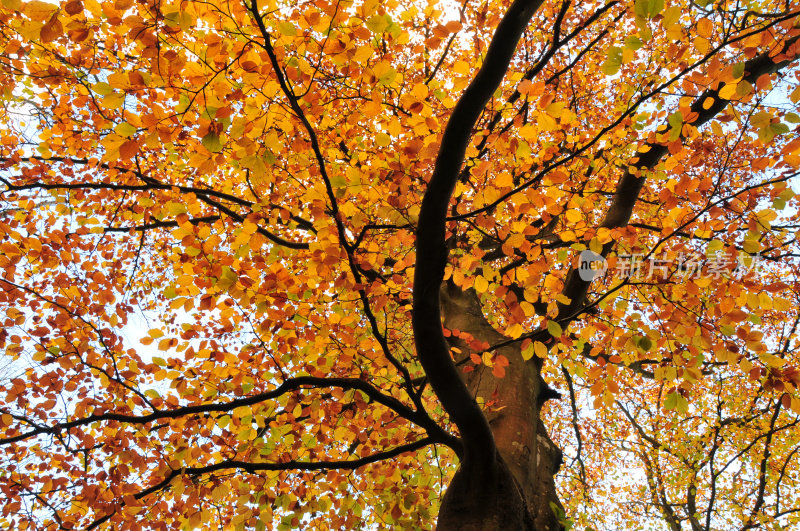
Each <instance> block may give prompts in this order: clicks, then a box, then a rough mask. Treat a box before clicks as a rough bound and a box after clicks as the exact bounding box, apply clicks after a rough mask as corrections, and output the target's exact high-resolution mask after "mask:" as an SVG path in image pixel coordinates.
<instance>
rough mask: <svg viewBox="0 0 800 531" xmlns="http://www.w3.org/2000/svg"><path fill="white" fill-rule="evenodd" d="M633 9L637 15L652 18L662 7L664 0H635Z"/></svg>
mask: <svg viewBox="0 0 800 531" xmlns="http://www.w3.org/2000/svg"><path fill="white" fill-rule="evenodd" d="M633 9H634V12H635V13H636V16H637V17H642V18H653V17H654V16H656V15H658V14H659V13H661V10H662V9H664V0H636V2H635V3H634V7H633Z"/></svg>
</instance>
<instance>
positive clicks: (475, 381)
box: [438, 283, 563, 531]
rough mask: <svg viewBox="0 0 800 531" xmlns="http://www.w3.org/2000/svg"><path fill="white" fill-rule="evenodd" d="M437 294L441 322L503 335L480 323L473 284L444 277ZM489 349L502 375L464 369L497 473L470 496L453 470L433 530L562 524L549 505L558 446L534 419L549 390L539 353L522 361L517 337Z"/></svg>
mask: <svg viewBox="0 0 800 531" xmlns="http://www.w3.org/2000/svg"><path fill="white" fill-rule="evenodd" d="M440 296H441V303H442V315H443V316H444V326H445V328H447V329H450V330H455V329H457V330H460V331H461V332H466V333H468V334H470V335H471V336H472V337H473V338H474V339H476V340H478V341H485V342H486V343H488V344H490V345H492V344H496V343H498V342H500V341H503V340H505V339H507V338H506V337H505V336H503V335H502V334H500V333H499V332H498V331H497V330H495V329H494V328H493V327H492V326H491V325H490V324H489V323H488V321H487V320H486V318H485V317H484V315H483V312H482V310H481V305H480V301H479V300H478V297H477V294H476V293H475V292H474V291H473V290H468V291H466V292H464V291H461V290H460V289H459V288H457V287H455V286H453V285H451V284H449V283H445V284H444V285H443V287H442V290H441V294H440ZM451 339H453V338H451ZM451 343H452V345H453V346H455V347H457V348H459V349H460V350H461V351H462V353H461V354H460V357H467V356H469V352H468V350H467V348H466V345H465V344H464V342H463V341H459V340H458V339H453V340H452V341H451ZM497 352H498V354H502V355H503V356H505V357H506V358H507V359H508V362H509V366H508V367H506V373H505V376H504V377H503V378H496V377H495V376H494V375H493V374H492V371H491V369H490V368H488V367H486V366H485V365H483V364H481V365H479V366H478V367H476V368H475V370H474V371H472V372H469V373H465V374H464V376H465V381H466V383H467V386H468V387H469V389H470V391H471V392H472V394H473V396H475V397H476V398H478V397H479V398H481V399H482V400H483V403H484V404H488V405H489V407H486V408H485V409H486V410H487V412H486V416H487V419H488V420H489V424H490V426H491V428H492V434H493V435H494V439H495V443H496V445H497V452H498V454H499V455H498V456H497V461H498V466H497V478H495V481H494V482H493V484H492V485H485V486H479V487H478V488H482V492H481V493H480V496H476V493H474V492H469V490H470V488H469V486H468V485H464V484H463V483H464V482H463V480H462V478H461V476H460V474H459V473H456V476H455V477H454V478H453V481H452V483H451V484H450V486H449V488H448V489H447V492H446V493H445V496H444V499H443V500H442V508H441V510H440V514H439V524H438V529H439V530H449V529H459V530H462V529H476V530H478V529H480V530H499V529H509V530H511V529H535V530H536V531H549V530H557V529H562V528H563V526H562V525H561V523H559V519H558V518H557V516H556V514H555V511H554V510H553V509H552V507H551V504H555V505H556V506H557V507H558V508H559V509H560V510H562V511H563V507H562V505H561V503H560V501H559V500H558V497H557V495H556V490H555V483H554V475H555V473H556V472H557V471H558V468H559V466H560V464H561V451H560V450H559V449H558V448H557V447H556V445H555V444H554V443H553V441H552V440H550V437H549V436H548V434H547V431H546V430H545V428H544V426H543V425H542V423H541V420H540V411H541V408H542V405H543V404H544V402H545V401H546V400H547V399H548V398H552V397H553V395H552V391H551V390H550V389H549V388H548V387H547V385H546V384H545V382H544V380H543V379H542V376H541V367H542V365H541V360H538V359H536V358H534V359H532V360H530V361H527V362H526V361H524V360H523V359H522V355H521V353H520V345H519V343H515V344H512V345H509V346H506V347H502V348H500V349H499V350H498V351H497ZM467 363H469V362H467ZM465 366H466V364H465ZM473 488H474V487H473ZM475 504H477V506H476V505H475Z"/></svg>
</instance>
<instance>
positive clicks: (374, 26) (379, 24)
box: [367, 15, 391, 33]
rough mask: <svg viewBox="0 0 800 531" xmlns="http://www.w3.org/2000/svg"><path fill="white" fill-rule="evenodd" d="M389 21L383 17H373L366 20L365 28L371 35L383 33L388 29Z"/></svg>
mask: <svg viewBox="0 0 800 531" xmlns="http://www.w3.org/2000/svg"><path fill="white" fill-rule="evenodd" d="M390 23H391V20H386V17H385V16H383V15H373V16H371V17H369V19H367V28H369V30H370V31H371V32H372V33H383V32H384V31H385V30H386V28H388V27H389V24H390Z"/></svg>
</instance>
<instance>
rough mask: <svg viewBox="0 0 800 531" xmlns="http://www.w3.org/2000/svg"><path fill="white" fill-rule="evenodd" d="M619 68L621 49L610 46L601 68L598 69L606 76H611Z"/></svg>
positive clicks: (620, 64)
mask: <svg viewBox="0 0 800 531" xmlns="http://www.w3.org/2000/svg"><path fill="white" fill-rule="evenodd" d="M621 66H622V48H620V47H619V46H612V47H611V48H609V49H608V55H606V60H605V62H603V66H602V67H600V70H602V71H603V73H604V74H605V75H607V76H613V75H614V74H616V73H617V72H619V69H620V67H621Z"/></svg>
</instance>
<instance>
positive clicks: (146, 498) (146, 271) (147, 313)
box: [0, 0, 800, 529]
mask: <svg viewBox="0 0 800 531" xmlns="http://www.w3.org/2000/svg"><path fill="white" fill-rule="evenodd" d="M506 4H507V3H506V2H489V3H477V2H465V3H464V4H463V5H457V4H453V5H451V3H449V2H442V3H436V2H429V3H416V2H412V1H400V0H388V1H385V2H378V1H377V0H365V1H363V2H362V1H360V0H357V1H329V0H314V1H313V2H312V1H301V2H294V1H293V2H281V1H278V0H263V2H261V3H259V2H257V1H256V0H232V1H230V2H208V3H207V2H195V1H191V2H190V1H178V0H175V1H160V2H156V1H151V0H139V1H136V2H134V1H133V0H116V1H115V2H102V3H99V2H95V1H93V0H70V1H68V2H65V3H63V4H52V3H48V2H43V1H39V0H33V1H31V2H24V1H22V0H3V2H2V7H0V86H2V87H3V88H2V92H1V93H0V104H1V105H2V111H0V126H1V127H0V167H2V170H0V181H1V182H2V183H3V189H2V190H1V191H0V251H2V256H0V271H2V276H1V277H0V305H2V307H3V309H4V310H5V316H4V317H3V318H2V319H3V321H2V330H1V331H0V344H1V345H2V347H3V348H4V349H5V353H6V355H7V356H9V357H11V358H13V359H14V360H15V362H14V364H13V365H12V366H11V368H9V369H6V370H7V376H4V380H3V381H4V383H6V385H5V387H4V389H3V390H2V394H0V397H2V398H0V404H1V405H0V413H1V414H2V415H0V449H2V454H0V455H2V457H1V458H0V459H2V467H0V493H2V495H3V497H4V498H6V499H7V500H8V501H7V502H6V503H5V504H4V506H3V507H2V509H0V522H3V523H4V524H7V525H9V526H13V527H15V528H20V529H23V528H26V527H27V528H31V527H35V528H66V529H69V528H76V527H90V528H95V527H99V526H102V525H111V526H113V525H123V524H122V522H124V526H125V528H130V529H134V528H136V527H137V526H139V527H142V528H144V527H153V528H155V527H159V526H162V527H175V528H178V527H182V526H186V527H195V526H201V525H202V526H205V527H214V528H215V527H238V528H240V529H241V528H246V529H250V528H255V527H258V526H262V527H263V526H265V527H275V528H279V529H289V528H296V527H298V526H300V525H302V526H305V527H308V528H315V529H338V528H342V527H346V528H353V527H357V526H358V525H365V526H369V525H384V526H397V527H402V528H410V527H422V528H426V527H430V526H431V522H432V521H433V519H434V518H435V516H436V510H437V507H438V503H439V499H440V497H441V492H442V489H443V488H444V486H445V485H446V483H447V480H448V478H449V477H450V474H451V473H452V471H453V465H454V463H455V461H456V459H455V454H456V452H457V451H458V450H459V443H458V440H457V439H456V438H455V436H454V435H453V434H452V433H451V432H452V431H453V430H452V429H451V427H450V426H449V423H448V419H447V417H446V415H445V414H444V412H443V411H442V410H441V407H440V406H439V403H438V401H437V397H436V396H435V394H434V393H432V392H431V389H430V387H429V386H428V385H427V380H426V375H425V373H424V371H423V370H422V368H421V367H420V365H419V363H418V362H417V360H416V358H415V355H414V349H413V341H412V337H411V336H412V334H411V324H410V323H411V312H412V306H411V302H412V301H411V299H412V295H411V293H412V291H411V287H412V286H411V284H412V281H411V279H412V277H413V270H414V264H415V259H416V255H415V238H414V231H415V230H416V229H417V222H418V215H419V209H420V204H421V201H422V197H423V195H424V193H425V190H426V183H427V180H428V178H429V176H430V173H431V171H432V168H433V165H434V161H435V158H436V156H437V154H438V152H439V145H440V142H441V134H442V131H443V128H444V126H445V124H446V123H447V121H448V118H449V116H450V114H451V112H452V109H453V106H454V105H455V103H456V100H457V97H458V95H459V94H460V93H461V92H462V91H463V90H464V88H465V87H466V86H467V84H468V83H469V81H470V80H471V79H472V78H473V76H474V75H475V72H476V70H477V69H478V68H479V67H480V66H481V63H482V60H483V57H484V55H485V52H486V47H487V44H488V42H489V40H490V38H491V35H492V32H493V31H494V28H495V26H496V25H497V23H498V21H499V20H500V17H501V16H502V14H503V13H504V10H505V9H506V7H507V5H506ZM797 21H798V13H797V9H793V6H792V5H791V3H784V2H777V1H775V2H768V1H764V2H751V3H750V4H748V7H747V8H745V7H741V6H740V5H739V4H738V3H737V2H728V1H723V2H714V3H711V2H702V1H695V2H672V3H670V4H669V5H665V3H664V2H663V1H643V0H637V1H636V2H621V1H617V0H612V1H609V2H607V3H603V2H594V1H589V2H578V3H574V4H573V3H572V2H570V1H568V0H565V1H563V2H562V1H551V2H544V3H543V4H542V5H541V7H540V8H539V10H538V11H537V13H536V15H535V16H534V21H533V23H532V24H531V25H530V27H529V29H528V30H527V31H526V34H525V36H524V38H523V41H522V44H521V46H520V49H519V50H518V53H517V54H516V55H515V57H514V59H513V61H512V64H511V68H510V70H509V72H508V75H507V76H506V78H505V81H504V83H503V84H502V86H501V87H500V89H498V91H497V92H496V93H495V95H494V97H493V98H492V99H491V101H490V103H489V105H488V106H487V107H486V108H485V109H484V111H483V114H482V115H481V118H480V121H479V123H478V127H477V129H476V132H475V136H474V138H473V141H472V142H471V144H470V146H469V147H468V149H467V153H466V163H465V164H464V166H463V168H462V169H461V174H460V178H459V182H458V184H457V185H456V189H455V196H454V197H455V199H454V201H453V202H452V204H451V213H450V217H449V218H448V245H449V247H450V249H451V254H450V260H449V262H448V264H447V270H446V276H447V279H448V281H449V282H451V283H453V284H454V285H455V286H458V287H460V288H462V289H465V290H466V289H474V290H475V291H476V292H477V293H478V294H480V296H481V298H482V301H483V304H484V309H485V312H486V315H487V316H489V319H490V320H491V322H492V324H493V325H494V326H495V327H496V328H497V329H498V330H500V331H501V332H503V333H504V334H505V336H507V337H508V339H509V341H515V342H519V343H521V348H522V352H523V356H524V357H525V358H526V359H531V358H538V357H548V358H549V360H550V361H549V362H548V364H547V365H546V367H547V369H546V370H547V371H548V372H547V375H548V379H549V380H551V381H553V382H554V384H553V385H554V386H556V387H559V388H561V389H563V390H565V391H566V392H565V395H566V396H568V399H565V400H563V401H561V402H559V403H556V404H552V403H551V406H550V410H549V411H548V416H547V422H548V426H550V427H551V429H552V430H553V431H554V438H555V439H556V440H557V442H559V444H560V445H562V446H563V447H564V448H565V449H566V453H567V455H568V459H567V466H565V469H564V473H563V474H562V477H561V480H560V486H561V495H562V496H563V498H564V500H565V505H566V507H567V509H568V510H567V515H576V516H575V518H576V519H577V520H578V523H580V524H587V525H588V524H591V525H593V526H595V527H598V528H600V527H602V526H607V527H610V528H623V527H626V526H628V527H635V525H636V523H637V522H641V521H642V518H645V519H648V518H663V519H665V520H666V521H667V522H668V523H669V524H670V525H672V526H673V528H676V529H678V528H680V525H681V522H683V521H687V520H688V521H690V522H691V523H692V525H694V524H695V523H697V525H704V526H705V527H706V528H725V527H726V526H734V525H736V526H743V527H748V526H749V527H756V526H758V525H760V524H761V523H763V522H764V521H770V520H779V521H781V522H784V523H791V522H794V521H796V520H797V518H798V514H799V513H798V512H797V511H798V508H800V505H799V504H800V499H798V496H800V492H799V491H798V484H797V482H798V481H800V477H798V476H797V474H796V473H795V472H794V468H795V465H796V462H797V456H796V454H797V452H796V450H797V448H798V444H799V443H800V441H798V438H799V437H800V435H798V430H796V429H794V427H795V426H796V424H797V422H798V415H800V394H798V390H797V389H798V387H800V378H799V377H798V372H797V370H796V367H798V366H800V359H798V355H797V353H796V328H797V324H798V322H800V311H799V310H798V308H800V284H798V266H800V263H798V260H797V257H798V252H800V249H798V244H797V237H796V233H797V229H798V228H800V224H798V219H797V218H798V205H797V198H796V193H795V192H796V190H795V189H793V187H792V179H793V178H794V177H796V175H797V172H798V168H799V167H800V140H798V139H797V136H796V125H795V124H797V123H798V122H800V116H798V114H797V113H796V108H797V104H798V101H800V86H798V71H797V70H796V69H794V67H793V66H792V65H793V63H792V62H791V61H793V59H794V58H795V56H796V55H797V47H798V46H797V44H796V42H797V38H798V37H797V35H798V29H797V25H798V22H797ZM754 72H755V73H756V74H754ZM623 175H624V176H627V178H630V179H633V180H635V181H636V182H637V183H639V184H638V186H639V188H637V189H636V190H635V193H634V194H633V197H632V198H631V197H628V196H627V195H626V193H627V192H626V190H624V189H622V188H620V186H619V183H620V182H621V179H622V177H621V176H623ZM623 192H626V193H623ZM626 200H628V201H632V203H631V204H635V209H633V214H632V215H630V213H629V214H628V219H622V218H620V219H616V218H614V215H616V213H617V212H618V211H619V206H620V204H621V203H622V202H624V201H626ZM637 200H638V201H637ZM609 204H610V205H611V206H609ZM631 208H632V207H631ZM585 249H591V250H593V251H595V252H597V253H600V254H603V255H606V256H607V257H608V259H609V269H608V273H607V274H606V275H604V276H602V277H600V278H598V279H597V280H596V281H595V283H594V284H592V289H591V292H590V293H589V295H588V297H587V298H585V300H578V299H577V298H576V299H575V300H573V297H571V296H570V294H569V293H565V292H564V286H565V285H568V284H569V281H568V279H567V278H566V277H567V272H568V271H569V270H570V267H569V266H570V264H573V263H574V260H575V259H576V256H577V254H578V253H579V252H580V251H583V250H585ZM719 253H721V255H724V256H727V257H729V258H730V260H731V263H735V262H736V261H737V260H742V261H743V263H745V264H747V265H752V264H753V261H755V260H757V261H759V263H760V264H761V267H760V268H758V269H757V270H753V271H750V272H749V273H748V274H746V275H736V274H733V272H731V271H723V272H721V273H720V272H717V273H714V274H712V272H711V271H710V268H711V263H710V261H711V259H712V257H718V256H720V254H719ZM626 255H630V256H632V255H636V256H640V257H643V258H645V259H649V258H658V259H662V260H664V262H665V263H666V264H668V265H667V266H665V267H663V268H661V269H659V270H658V272H657V273H656V274H655V275H654V276H651V277H648V278H637V277H636V276H634V275H627V276H626V275H621V276H620V275H614V274H613V273H614V271H617V270H618V267H617V266H618V265H619V264H620V263H621V261H622V260H623V257H624V256H626ZM684 256H700V257H701V258H702V260H701V262H702V264H703V265H702V266H701V271H705V272H706V274H704V275H699V276H697V277H696V278H687V277H686V276H685V275H682V272H681V270H680V267H679V266H678V264H679V262H680V257H684ZM137 315H138V316H141V317H136V316H137ZM142 319H145V320H148V321H152V322H153V323H154V324H152V325H148V330H144V331H136V333H135V334H134V333H133V331H132V330H131V323H133V322H141V320H142ZM543 330H545V331H547V338H546V339H542V334H541V331H543ZM448 333H450V334H455V335H458V336H461V332H459V331H449V332H448ZM132 335H133V336H135V337H133V338H130V337H129V336H132ZM131 339H132V340H131ZM461 339H467V341H469V339H470V338H465V337H461ZM553 343H557V344H556V345H555V346H553ZM494 347H495V346H492V345H472V350H473V351H474V352H473V354H472V355H471V356H470V357H469V361H468V362H467V363H465V367H466V369H467V370H469V369H470V368H474V367H475V366H479V365H484V364H485V365H490V366H492V369H493V375H494V377H496V378H503V377H504V375H505V370H506V369H505V368H506V367H507V366H508V360H506V359H505V358H503V357H502V356H498V355H496V353H494V352H493V349H494ZM155 351H159V352H155ZM487 407H491V405H487ZM631 469H635V470H638V471H639V474H640V475H639V476H638V477H634V478H633V479H631V478H627V479H626V477H625V476H624V474H625V473H627V471H629V470H631ZM610 503H615V504H617V505H615V506H614V507H615V508H614V510H609V506H608V504H610ZM619 504H622V505H624V510H622V508H621V507H620V505H619ZM626 515H627V516H626ZM675 526H678V527H675Z"/></svg>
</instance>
